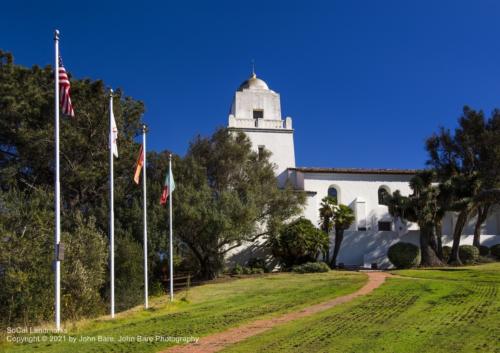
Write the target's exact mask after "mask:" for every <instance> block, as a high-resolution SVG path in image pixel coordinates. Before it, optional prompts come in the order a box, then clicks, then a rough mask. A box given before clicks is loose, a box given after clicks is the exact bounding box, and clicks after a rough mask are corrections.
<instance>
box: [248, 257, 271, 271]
mask: <svg viewBox="0 0 500 353" xmlns="http://www.w3.org/2000/svg"><path fill="white" fill-rule="evenodd" d="M247 266H248V267H250V268H252V269H261V270H262V272H269V270H268V269H267V266H266V261H265V260H264V259H261V258H260V257H252V258H251V259H249V260H248V261H247Z"/></svg>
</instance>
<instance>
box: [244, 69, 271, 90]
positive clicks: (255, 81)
mask: <svg viewBox="0 0 500 353" xmlns="http://www.w3.org/2000/svg"><path fill="white" fill-rule="evenodd" d="M244 89H251V90H254V89H265V90H269V87H268V86H267V83H265V82H264V81H263V80H261V79H260V78H257V75H256V74H255V72H254V73H252V76H250V78H249V79H248V80H246V81H244V82H243V83H242V84H241V85H240V87H238V91H243V90H244Z"/></svg>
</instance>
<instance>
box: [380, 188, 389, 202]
mask: <svg viewBox="0 0 500 353" xmlns="http://www.w3.org/2000/svg"><path fill="white" fill-rule="evenodd" d="M390 194H391V192H390V190H389V188H388V187H387V186H381V187H379V188H378V204H379V205H386V204H387V197H388V196H389V195H390Z"/></svg>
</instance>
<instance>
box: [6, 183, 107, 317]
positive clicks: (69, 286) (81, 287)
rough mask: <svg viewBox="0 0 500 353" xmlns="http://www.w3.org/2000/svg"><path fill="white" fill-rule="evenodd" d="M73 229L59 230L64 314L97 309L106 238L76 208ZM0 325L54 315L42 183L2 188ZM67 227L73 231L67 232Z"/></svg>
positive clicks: (49, 208) (48, 206)
mask: <svg viewBox="0 0 500 353" xmlns="http://www.w3.org/2000/svg"><path fill="white" fill-rule="evenodd" d="M73 224H74V228H73V229H71V232H63V233H62V241H63V243H64V244H65V245H66V246H65V249H66V250H65V259H64V260H63V261H62V262H61V269H62V275H61V279H62V282H61V294H62V296H61V299H62V314H63V315H64V317H68V318H79V317H83V316H88V315H95V314H100V313H102V312H103V309H104V305H103V301H102V299H101V297H100V295H99V290H100V289H101V287H102V285H103V283H104V276H105V265H106V261H107V251H106V243H105V238H104V236H103V234H102V233H100V232H99V230H98V229H97V228H96V226H95V223H94V220H93V219H92V218H90V219H88V220H84V219H83V218H82V217H81V215H79V214H77V215H76V216H75V219H74V223H73ZM0 231H1V234H2V239H1V241H0V304H1V305H0V314H1V315H0V325H13V324H18V323H24V324H28V323H36V322H40V321H44V320H48V319H51V318H52V317H53V307H52V305H50V304H51V303H52V302H53V297H54V289H53V288H54V279H53V278H54V276H53V272H52V260H53V253H54V245H53V232H54V230H53V197H52V194H51V193H49V192H47V191H44V190H43V189H33V190H26V191H19V190H17V189H14V188H13V189H11V190H10V191H7V192H2V193H0ZM70 233H71V234H70Z"/></svg>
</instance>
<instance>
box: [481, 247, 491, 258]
mask: <svg viewBox="0 0 500 353" xmlns="http://www.w3.org/2000/svg"><path fill="white" fill-rule="evenodd" d="M489 254H490V248H488V247H487V246H484V245H481V246H479V255H481V256H488V255H489Z"/></svg>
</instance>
